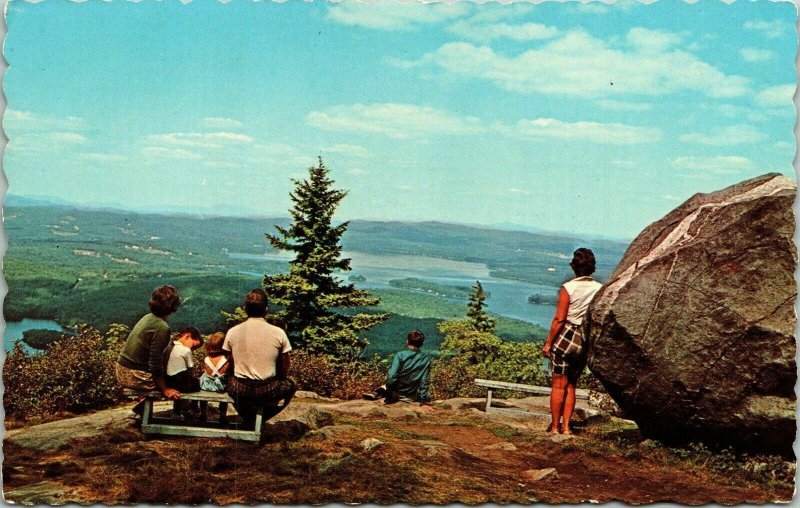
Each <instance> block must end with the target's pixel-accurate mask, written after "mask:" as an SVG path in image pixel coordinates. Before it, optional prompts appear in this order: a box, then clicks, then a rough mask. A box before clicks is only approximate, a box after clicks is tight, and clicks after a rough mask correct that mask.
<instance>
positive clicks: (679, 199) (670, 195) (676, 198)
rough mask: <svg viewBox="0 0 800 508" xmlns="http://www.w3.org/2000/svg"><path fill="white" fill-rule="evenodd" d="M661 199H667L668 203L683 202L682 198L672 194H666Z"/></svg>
mask: <svg viewBox="0 0 800 508" xmlns="http://www.w3.org/2000/svg"><path fill="white" fill-rule="evenodd" d="M661 197H662V198H664V199H666V200H667V201H681V198H679V197H678V196H673V195H672V194H664V195H663V196H661Z"/></svg>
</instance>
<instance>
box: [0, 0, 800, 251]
mask: <svg viewBox="0 0 800 508" xmlns="http://www.w3.org/2000/svg"><path fill="white" fill-rule="evenodd" d="M795 22H796V9H795V7H794V5H793V4H791V3H788V2H767V1H754V2H744V1H739V2H735V3H734V4H731V5H726V4H724V3H722V2H717V1H714V0H701V1H699V2H697V3H695V4H686V3H684V2H667V1H661V2H656V3H654V4H652V5H643V4H639V3H636V2H619V3H616V4H612V5H605V4H602V3H599V2H592V3H588V4H580V3H575V2H570V3H556V2H549V3H543V4H538V5H533V4H520V3H518V4H512V5H499V4H484V5H476V4H472V3H467V2H457V3H453V4H420V3H406V4H399V3H391V2H378V3H372V4H360V3H356V2H342V3H338V4H333V3H325V2H315V3H307V2H287V3H283V4H278V3H273V2H258V3H253V2H249V1H244V0H237V1H234V2H230V3H226V4H223V3H218V2H214V1H210V0H202V1H201V0H196V1H194V2H192V3H189V4H186V5H184V4H181V3H179V2H177V1H162V2H153V1H150V0H145V1H142V2H140V3H132V2H122V1H115V2H108V3H106V2H97V1H91V0H90V1H88V2H85V3H73V2H67V1H63V0H49V1H44V2H41V3H36V4H33V3H24V2H20V1H17V0H12V1H11V2H10V4H9V8H8V18H7V25H8V38H7V40H6V43H5V56H6V59H7V61H8V62H9V69H8V71H7V74H6V76H5V83H4V86H5V94H6V97H7V100H8V104H9V106H8V110H7V111H6V113H5V117H4V127H5V130H6V134H7V136H8V138H9V145H8V148H7V151H6V154H5V160H4V163H5V164H4V168H5V171H6V176H7V179H8V181H9V187H10V188H9V192H10V193H12V194H17V195H23V196H51V197H54V198H58V199H60V200H66V201H70V202H76V203H83V204H99V205H112V206H117V207H124V208H131V209H137V210H173V211H175V210H180V211H183V212H187V213H221V214H242V215H253V214H263V215H273V216H274V215H286V210H287V209H288V207H289V204H290V202H289V192H290V190H291V188H292V185H291V182H290V179H291V178H298V177H302V176H303V175H304V174H305V171H306V169H307V168H308V166H309V165H311V164H313V163H314V161H315V159H316V157H317V156H318V155H322V156H323V158H324V160H325V162H326V164H327V165H328V166H329V167H330V168H332V176H333V178H334V179H335V180H336V182H337V185H338V186H339V187H342V188H345V189H348V190H349V195H348V197H347V198H346V199H345V201H344V202H343V204H342V206H341V208H340V211H339V215H338V217H339V218H340V219H358V218H363V219H398V220H443V221H449V222H460V223H477V224H493V223H516V224H522V225H526V226H531V227H537V228H542V229H549V230H559V231H570V232H574V233H581V234H594V235H602V236H607V237H618V238H631V237H633V236H635V235H636V234H637V233H638V232H639V231H641V229H643V228H644V227H645V226H646V225H647V224H649V223H650V222H652V221H654V220H656V219H658V218H660V217H662V216H663V215H664V214H665V213H667V212H668V211H669V210H671V209H672V208H674V207H675V206H677V205H678V204H680V202H682V201H683V200H685V199H687V198H688V197H690V196H691V195H692V194H694V193H696V192H708V191H712V190H715V189H718V188H721V187H724V186H726V185H730V184H732V183H735V182H737V181H740V180H743V179H746V178H750V177H753V176H756V175H759V174H763V173H767V172H773V171H774V172H779V173H783V174H786V175H790V176H792V177H793V178H794V170H793V168H792V160H793V158H794V153H795V140H794V136H793V133H792V129H793V126H794V122H795V107H794V105H793V103H792V96H793V94H794V90H795V86H796V75H795V70H794V57H795V48H796V45H797V39H796V33H795Z"/></svg>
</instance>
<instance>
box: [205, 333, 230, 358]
mask: <svg viewBox="0 0 800 508" xmlns="http://www.w3.org/2000/svg"><path fill="white" fill-rule="evenodd" d="M224 343H225V334H224V333H222V332H217V333H213V334H211V335H209V337H208V340H207V341H206V352H207V353H219V352H221V351H222V345H223V344H224Z"/></svg>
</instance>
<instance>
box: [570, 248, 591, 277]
mask: <svg viewBox="0 0 800 508" xmlns="http://www.w3.org/2000/svg"><path fill="white" fill-rule="evenodd" d="M594 265H595V259H594V252H592V251H591V250H590V249H587V248H584V247H581V248H580V249H578V250H576V251H575V252H574V253H573V254H572V262H571V263H570V264H569V266H571V267H572V271H573V272H575V275H577V276H578V277H585V276H587V275H591V274H593V273H594Z"/></svg>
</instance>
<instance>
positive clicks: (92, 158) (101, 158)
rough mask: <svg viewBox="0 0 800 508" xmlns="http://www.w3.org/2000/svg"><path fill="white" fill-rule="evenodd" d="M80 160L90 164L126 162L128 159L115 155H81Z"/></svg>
mask: <svg viewBox="0 0 800 508" xmlns="http://www.w3.org/2000/svg"><path fill="white" fill-rule="evenodd" d="M78 158H79V159H82V160H85V161H89V162H124V161H126V160H128V158H127V157H126V156H124V155H119V154H113V153H95V152H91V153H81V154H78Z"/></svg>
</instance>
